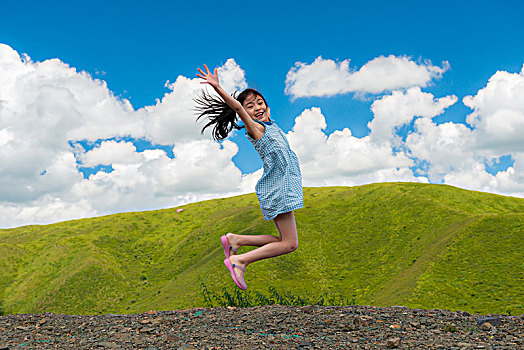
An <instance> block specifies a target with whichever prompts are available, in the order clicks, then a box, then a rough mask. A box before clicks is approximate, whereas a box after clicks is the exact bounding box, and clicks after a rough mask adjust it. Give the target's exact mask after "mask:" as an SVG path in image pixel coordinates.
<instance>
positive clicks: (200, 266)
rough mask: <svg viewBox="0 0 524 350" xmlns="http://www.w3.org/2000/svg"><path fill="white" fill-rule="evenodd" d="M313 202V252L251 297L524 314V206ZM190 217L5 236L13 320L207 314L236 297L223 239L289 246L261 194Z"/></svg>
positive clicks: (279, 267)
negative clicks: (234, 236) (272, 293)
mask: <svg viewBox="0 0 524 350" xmlns="http://www.w3.org/2000/svg"><path fill="white" fill-rule="evenodd" d="M304 200H305V207H304V209H301V210H298V211H297V212H296V218H297V227H298V230H299V248H298V249H297V250H296V251H295V252H293V253H292V254H288V255H284V256H280V257H277V258H273V259H268V260H263V261H259V262H257V263H254V264H252V265H250V266H249V267H248V269H247V272H246V282H247V284H248V286H249V290H252V291H260V292H262V293H265V292H267V288H268V286H273V287H275V288H276V289H277V290H279V291H284V292H289V293H293V294H296V295H306V294H307V295H310V296H314V297H316V296H320V295H321V294H323V293H325V294H328V295H335V294H340V295H342V296H343V297H345V298H347V299H348V300H350V301H351V302H352V303H355V304H360V305H364V304H367V305H377V306H386V305H405V306H409V307H412V308H441V309H451V310H464V311H469V312H474V313H511V314H522V313H524V312H523V309H524V308H523V304H524V303H523V295H524V281H523V276H524V256H523V252H524V249H523V248H524V243H523V242H524V226H523V223H524V199H520V198H512V197H503V196H498V195H494V194H488V193H481V192H473V191H467V190H462V189H458V188H454V187H451V186H445V185H428V184H416V183H382V184H372V185H365V186H360V187H322V188H305V189H304ZM184 209H185V210H184V211H183V212H180V213H176V210H175V209H166V210H157V211H150V212H139V213H124V214H115V215H110V216H104V217H98V218H92V219H83V220H75V221H68V222H62V223H57V224H52V225H44V226H25V227H19V228H15V229H7V230H0V302H1V304H0V307H1V309H2V310H3V312H4V313H37V312H44V311H45V312H47V311H48V312H55V313H68V314H103V313H136V312H143V311H148V310H151V309H153V310H168V309H186V308H190V307H196V306H203V300H202V297H201V294H200V288H201V286H200V283H201V282H204V283H205V284H206V286H207V288H208V289H209V290H210V291H216V292H219V291H221V290H223V288H227V289H228V290H230V291H232V290H234V287H233V282H232V281H231V278H230V276H229V272H228V271H227V270H226V268H225V267H224V264H223V262H222V261H223V259H224V256H223V252H222V247H221V245H220V241H219V237H220V235H222V234H224V233H226V232H235V233H241V234H260V233H272V234H275V235H277V234H278V233H277V230H276V228H275V226H274V224H273V223H272V222H266V221H264V220H263V219H262V215H261V213H260V209H259V207H258V202H257V199H256V196H255V195H254V194H248V195H243V196H238V197H232V198H224V199H216V200H210V201H205V202H199V203H193V204H189V205H186V206H184ZM242 249H244V250H243V251H247V249H251V248H246V247H243V248H242ZM241 251H242V250H241Z"/></svg>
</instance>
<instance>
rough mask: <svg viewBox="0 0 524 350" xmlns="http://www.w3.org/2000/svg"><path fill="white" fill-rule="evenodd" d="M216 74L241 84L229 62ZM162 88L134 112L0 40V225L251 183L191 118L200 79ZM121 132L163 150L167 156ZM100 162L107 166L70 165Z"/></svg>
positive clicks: (175, 199) (179, 199)
mask: <svg viewBox="0 0 524 350" xmlns="http://www.w3.org/2000/svg"><path fill="white" fill-rule="evenodd" d="M219 74H220V77H221V79H222V80H223V81H224V86H226V87H227V88H228V89H231V90H233V89H241V88H242V87H244V86H245V84H246V83H245V79H244V73H243V71H242V70H241V69H240V67H238V65H237V64H236V63H235V62H234V61H233V60H228V61H227V62H226V64H225V65H224V66H223V67H220V68H219ZM167 86H168V87H169V88H170V90H171V91H170V92H169V93H167V94H166V95H165V96H164V97H163V98H162V100H159V101H157V103H156V104H155V105H154V106H147V107H145V108H141V109H139V110H134V109H133V107H132V106H131V104H130V103H129V102H128V101H127V100H123V99H119V98H117V97H115V96H114V95H113V94H112V93H111V91H109V90H108V89H107V86H106V84H105V82H103V81H100V80H97V79H93V78H92V77H91V76H90V75H89V74H87V73H85V72H78V71H77V70H76V69H75V68H72V67H69V66H68V65H67V64H65V63H63V62H61V61H60V60H58V59H51V60H47V61H44V62H33V61H31V59H30V58H29V57H28V56H23V57H20V55H19V54H18V53H17V52H16V51H15V50H13V49H12V48H11V47H9V46H7V45H3V44H0V227H9V226H16V225H21V224H26V223H47V222H53V221H57V220H65V219H71V218H78V217H85V216H91V215H101V214H105V213H110V212H118V211H129V210H144V209H150V208H158V207H165V206H174V205H178V204H180V203H183V202H187V201H195V200H201V199H207V198H211V197H216V196H226V195H231V194H238V193H242V191H244V189H245V188H246V186H245V185H244V184H243V179H246V181H247V180H249V181H252V180H251V179H250V178H248V177H243V176H242V174H241V172H240V170H239V169H238V168H237V167H236V166H235V164H234V163H233V161H232V158H233V156H234V155H235V154H236V153H237V151H238V147H237V146H236V144H234V143H232V142H229V141H226V142H223V143H222V144H217V143H214V142H212V141H211V138H210V137H209V135H207V136H206V135H204V136H202V135H201V134H200V129H201V125H199V124H198V123H196V122H195V115H194V112H193V111H192V107H193V101H192V98H193V97H194V96H195V94H196V93H197V92H198V91H200V90H201V89H202V88H203V87H204V86H203V85H201V84H199V79H188V78H185V77H182V76H179V77H178V78H177V79H176V81H175V82H174V83H168V84H167ZM123 138H126V139H127V140H136V139H141V140H145V141H148V142H150V143H151V144H153V145H154V144H160V145H164V148H165V146H169V147H172V149H173V154H174V158H170V157H169V156H168V155H167V154H166V152H164V151H163V150H162V149H152V150H145V151H142V152H138V151H137V149H136V147H135V146H134V144H133V143H132V142H125V141H123V140H122V139H123ZM82 145H83V146H82ZM93 145H98V146H95V147H93ZM100 165H110V166H111V167H112V169H113V170H112V171H111V172H106V171H98V172H96V173H95V174H92V175H91V176H90V177H89V178H84V176H83V174H82V173H81V172H80V170H79V168H80V167H97V166H100Z"/></svg>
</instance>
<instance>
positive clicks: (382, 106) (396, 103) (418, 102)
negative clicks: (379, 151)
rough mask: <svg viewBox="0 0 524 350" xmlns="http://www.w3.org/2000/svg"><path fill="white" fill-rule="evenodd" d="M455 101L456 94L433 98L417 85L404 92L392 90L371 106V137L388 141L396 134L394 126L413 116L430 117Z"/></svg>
mask: <svg viewBox="0 0 524 350" xmlns="http://www.w3.org/2000/svg"><path fill="white" fill-rule="evenodd" d="M455 102H457V97H456V96H446V97H441V98H439V99H435V98H434V97H433V95H432V94H430V93H425V92H422V91H421V90H420V88H419V87H413V88H410V89H408V90H407V91H406V92H402V91H393V92H392V93H391V95H387V96H384V97H382V98H380V99H378V100H376V101H375V102H373V105H372V106H371V110H372V111H373V115H374V118H373V120H372V121H370V122H369V123H368V127H369V129H370V130H371V137H372V138H373V139H374V140H376V141H379V142H380V141H389V140H391V139H393V138H394V135H396V132H395V128H397V127H400V126H403V125H405V124H409V123H410V122H411V121H412V120H413V118H414V117H416V116H418V117H428V118H432V117H435V116H437V115H439V114H441V113H443V112H444V110H445V109H446V108H447V107H449V106H451V105H452V104H454V103H455Z"/></svg>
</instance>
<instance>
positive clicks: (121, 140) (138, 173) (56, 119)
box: [0, 44, 524, 227]
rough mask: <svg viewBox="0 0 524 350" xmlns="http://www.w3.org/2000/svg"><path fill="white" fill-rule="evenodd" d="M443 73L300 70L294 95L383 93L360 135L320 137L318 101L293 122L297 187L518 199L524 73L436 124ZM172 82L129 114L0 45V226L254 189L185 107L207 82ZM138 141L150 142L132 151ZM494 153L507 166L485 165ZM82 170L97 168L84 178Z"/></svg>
mask: <svg viewBox="0 0 524 350" xmlns="http://www.w3.org/2000/svg"><path fill="white" fill-rule="evenodd" d="M447 68H448V65H447V63H444V64H443V66H442V67H436V66H433V65H431V64H430V63H429V62H424V63H415V62H413V61H412V60H410V59H409V58H407V57H394V56H389V57H378V58H376V59H374V60H372V61H370V62H368V63H367V64H366V65H364V66H363V67H361V69H360V70H359V71H356V72H350V70H349V61H343V62H341V63H339V64H336V63H335V62H333V61H329V60H322V59H321V58H318V59H317V60H316V61H315V62H314V63H313V64H311V65H305V64H297V65H296V66H295V67H294V68H293V69H292V70H291V71H290V73H288V79H287V87H286V91H287V93H289V94H291V95H292V96H294V97H300V96H312V95H319V96H320V95H330V94H336V93H342V92H348V91H359V92H369V93H376V92H383V91H390V90H391V91H390V92H389V93H388V94H387V95H383V96H379V97H377V98H376V100H375V102H374V103H373V104H372V108H371V111H372V113H373V119H372V120H371V121H370V122H369V124H368V127H369V129H370V133H369V135H367V136H365V137H361V138H357V137H354V136H353V134H352V132H351V130H350V129H348V128H343V129H342V130H335V131H333V132H332V133H330V134H328V133H326V131H325V130H326V128H327V123H326V118H325V117H324V115H323V114H322V112H321V110H320V109H319V108H315V107H312V108H309V109H306V110H304V111H303V112H302V113H301V114H300V115H299V116H297V117H296V119H295V124H294V126H293V128H292V130H291V131H290V132H289V133H288V138H289V141H290V144H291V146H292V147H293V149H294V150H295V151H296V153H297V155H298V157H299V158H300V161H301V167H302V173H303V178H304V185H306V186H319V185H320V186H322V185H359V184H365V183H370V182H383V181H423V182H428V181H430V182H434V183H448V184H451V185H456V186H460V187H464V188H469V189H475V190H483V191H489V192H495V193H501V194H509V195H515V196H523V197H524V175H523V174H524V138H522V136H521V135H523V134H524V102H523V101H524V67H523V70H522V71H521V72H520V73H509V72H497V73H496V74H494V75H493V76H492V77H491V78H490V80H489V82H488V83H487V85H486V86H485V87H484V88H483V89H481V90H479V91H478V92H477V94H475V95H474V96H467V97H465V98H464V99H463V103H464V104H465V105H466V106H468V107H470V108H471V110H472V112H471V114H470V115H468V116H467V119H466V120H467V124H463V123H453V122H448V123H442V124H437V123H436V122H435V121H434V120H433V118H434V117H435V116H437V115H440V114H442V113H443V112H444V111H445V109H446V108H448V107H449V106H451V105H453V104H454V103H457V97H455V96H453V95H450V96H444V97H438V98H436V97H435V96H433V95H432V94H430V93H427V92H423V91H422V90H421V87H423V86H426V85H427V84H429V83H430V81H431V80H432V79H435V78H439V77H440V76H441V74H442V73H443V72H444V71H445V70H446V69H447ZM218 72H219V75H220V79H221V81H222V82H223V85H224V87H226V88H227V90H228V91H230V92H233V91H234V90H236V89H238V90H242V89H243V88H245V87H246V82H245V76H244V71H243V70H242V69H241V68H240V67H239V66H238V65H237V64H236V63H235V61H234V60H232V59H230V60H228V61H227V62H226V63H225V64H224V65H223V66H222V67H219V70H218ZM377 77H378V78H377ZM380 77H382V78H383V79H382V78H380ZM315 79H318V87H317V86H315V85H314V84H313V82H315V83H317V81H315ZM166 86H167V87H168V88H169V89H170V91H169V92H168V93H166V94H165V95H164V96H163V97H162V98H161V99H159V100H157V102H156V104H154V105H152V106H146V107H144V108H141V109H138V110H135V109H134V108H133V107H132V106H131V104H130V103H129V102H128V101H127V100H124V99H119V98H117V97H115V96H114V95H113V94H112V93H111V91H109V90H108V89H107V86H106V84H105V82H103V81H101V80H97V79H93V78H92V77H91V76H90V75H89V74H87V73H85V72H79V71H77V70H76V69H75V68H72V67H69V66H68V65H67V64H65V63H63V62H61V61H60V60H58V59H52V60H47V61H44V62H33V61H31V59H30V58H29V57H28V56H22V57H21V56H20V55H19V54H18V53H17V52H16V51H15V50H13V49H11V48H10V47H9V46H7V45H1V44H0V227H10V226H18V225H22V224H30V223H49V222H55V221H60V220H65V219H72V218H81V217H88V216H95V215H102V214H107V213H114V212H121V211H130V210H146V209H155V208H165V207H169V206H175V205H179V204H182V203H187V202H194V201H197V200H204V199H210V198H216V197H224V196H229V195H235V194H240V193H246V192H252V191H253V188H254V186H255V183H256V181H257V180H258V179H259V178H260V175H261V172H262V170H261V169H260V170H257V171H255V172H253V173H251V174H242V173H241V171H240V170H239V169H238V168H237V167H236V165H235V164H234V162H233V161H232V159H233V157H234V156H235V155H236V153H237V152H238V146H237V145H236V144H235V143H233V142H231V141H224V142H222V143H220V144H219V143H215V142H213V141H212V139H211V137H210V135H209V134H206V135H203V136H202V135H201V134H200V129H201V126H202V125H201V124H199V123H196V122H195V115H194V112H193V111H192V108H193V97H195V95H196V93H197V92H198V91H200V90H201V89H202V88H203V87H204V85H202V84H200V82H199V80H198V79H190V78H186V77H183V76H179V77H177V78H176V80H175V81H174V82H173V83H170V82H168V83H167V84H166ZM348 89H349V90H348ZM395 89H399V90H395ZM326 91H327V92H326ZM404 125H413V129H412V131H410V132H409V134H408V135H400V133H401V132H400V131H399V130H400V129H402V126H404ZM404 130H405V129H404ZM403 136H405V137H403ZM137 140H139V141H138V142H137ZM140 142H145V143H147V144H148V145H149V146H148V147H146V148H153V149H146V150H141V151H139V150H138V149H137V145H138V144H139V143H140ZM156 145H160V146H161V147H157V146H156ZM141 148H143V147H141ZM167 149H170V151H171V150H172V154H173V155H174V156H170V155H169V154H171V152H166V150H167ZM501 156H505V157H506V159H507V158H508V157H509V158H511V160H512V164H511V166H509V167H507V168H506V169H501V170H499V171H498V172H494V171H488V169H487V166H486V165H487V164H493V163H496V162H497V160H498V159H499V157H501ZM101 166H103V167H101ZM82 167H88V168H91V169H93V171H94V173H93V174H91V175H90V176H89V177H88V178H85V177H84V176H83V173H82V172H80V169H81V168H82ZM101 168H102V169H105V170H101ZM108 168H111V170H107V169H108Z"/></svg>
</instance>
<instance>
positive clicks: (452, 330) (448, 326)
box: [443, 323, 458, 333]
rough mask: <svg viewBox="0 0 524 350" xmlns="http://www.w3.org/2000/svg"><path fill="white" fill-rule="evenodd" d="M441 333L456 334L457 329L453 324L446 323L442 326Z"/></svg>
mask: <svg viewBox="0 0 524 350" xmlns="http://www.w3.org/2000/svg"><path fill="white" fill-rule="evenodd" d="M443 331H444V332H447V333H457V332H458V329H457V327H456V326H455V325H454V324H452V323H446V324H445V325H444V328H443Z"/></svg>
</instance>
